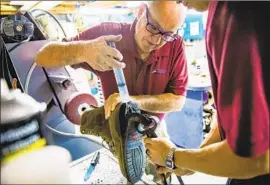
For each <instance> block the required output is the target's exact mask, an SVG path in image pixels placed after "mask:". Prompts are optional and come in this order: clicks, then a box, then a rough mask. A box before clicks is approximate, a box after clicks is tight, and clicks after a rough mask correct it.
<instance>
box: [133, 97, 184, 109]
mask: <svg viewBox="0 0 270 185" xmlns="http://www.w3.org/2000/svg"><path fill="white" fill-rule="evenodd" d="M131 98H132V101H134V102H136V103H137V104H138V105H139V107H140V109H142V110H144V111H148V112H153V113H166V112H171V111H179V110H181V108H182V107H183V105H184V103H185V99H186V98H185V96H180V95H175V94H172V93H165V94H160V95H140V96H132V97H131Z"/></svg>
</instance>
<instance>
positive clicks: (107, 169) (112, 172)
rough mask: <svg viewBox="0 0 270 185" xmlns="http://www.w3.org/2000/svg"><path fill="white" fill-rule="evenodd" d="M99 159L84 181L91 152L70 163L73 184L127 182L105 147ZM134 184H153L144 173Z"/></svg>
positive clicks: (114, 159)
mask: <svg viewBox="0 0 270 185" xmlns="http://www.w3.org/2000/svg"><path fill="white" fill-rule="evenodd" d="M98 151H99V152H100V160H99V163H98V164H97V166H96V168H95V170H94V171H93V173H92V175H91V177H90V178H89V180H88V181H86V182H84V175H85V173H86V170H87V169H88V167H89V164H90V161H91V159H92V157H93V155H94V153H91V154H89V155H87V156H85V157H83V158H81V159H78V160H76V161H73V162H72V163H70V169H71V171H70V172H71V180H72V183H74V184H129V183H128V182H127V180H126V178H125V177H124V176H123V175H122V173H121V171H120V167H119V165H118V162H117V159H116V158H115V157H114V156H113V155H112V153H111V152H109V151H108V150H107V149H105V148H102V149H100V150H98ZM136 184H155V183H154V182H153V181H151V180H150V179H149V178H148V177H147V176H146V175H144V176H143V177H142V179H141V181H139V182H138V183H136Z"/></svg>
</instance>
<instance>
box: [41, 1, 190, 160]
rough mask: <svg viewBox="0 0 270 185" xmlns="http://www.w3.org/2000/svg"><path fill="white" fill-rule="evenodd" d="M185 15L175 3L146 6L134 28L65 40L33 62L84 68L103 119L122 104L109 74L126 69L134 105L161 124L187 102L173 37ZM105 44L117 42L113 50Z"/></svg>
mask: <svg viewBox="0 0 270 185" xmlns="http://www.w3.org/2000/svg"><path fill="white" fill-rule="evenodd" d="M164 7H166V8H164ZM184 15H185V9H184V7H183V5H182V4H177V3H176V2H175V1H153V2H149V3H148V5H146V4H144V5H142V6H140V7H139V10H138V16H137V19H136V20H135V21H134V22H133V23H132V24H126V23H113V22H106V23H101V24H99V25H96V26H94V27H91V28H89V29H87V30H85V31H83V32H82V33H80V34H79V35H77V36H75V37H73V38H68V39H65V41H67V42H51V43H49V44H47V45H45V46H44V47H43V48H42V49H41V50H40V51H39V53H38V54H37V57H36V62H37V64H38V65H42V66H44V67H59V66H64V65H72V66H74V67H84V68H86V69H88V70H91V71H93V72H94V73H95V74H97V75H98V76H99V78H100V79H101V83H102V88H103V94H104V97H105V99H106V102H105V117H106V119H109V118H110V115H111V113H112V111H114V110H115V108H116V107H117V105H118V104H119V103H120V98H119V94H118V93H117V92H118V89H117V85H116V81H115V78H114V74H113V71H112V68H113V67H117V68H124V69H123V71H124V74H125V78H126V82H127V87H128V90H129V93H130V95H131V99H132V101H134V102H136V103H137V104H138V105H139V107H140V109H141V110H143V111H145V113H149V114H153V115H156V116H158V117H159V118H160V120H163V117H164V113H167V112H170V111H179V110H180V109H181V108H182V106H183V104H184V102H185V96H186V91H187V83H188V74H187V64H186V57H185V52H184V43H183V40H182V39H181V38H180V37H179V36H178V35H176V34H175V33H176V31H177V29H178V28H179V27H180V25H181V24H182V23H183V21H184ZM115 35H117V36H115ZM107 41H114V42H116V49H114V48H111V47H109V46H108V45H107ZM120 61H121V62H120ZM83 62H84V63H83ZM89 120H90V118H89ZM82 124H84V123H82ZM164 124H165V123H164V121H162V123H161V125H162V126H161V128H162V129H161V130H163V132H162V133H163V134H162V135H163V136H164V135H165V136H167V132H166V127H165V126H164ZM179 126H181V124H179ZM107 139H108V138H107ZM132 155H136V153H134V154H132ZM134 165H139V164H137V163H136V162H134Z"/></svg>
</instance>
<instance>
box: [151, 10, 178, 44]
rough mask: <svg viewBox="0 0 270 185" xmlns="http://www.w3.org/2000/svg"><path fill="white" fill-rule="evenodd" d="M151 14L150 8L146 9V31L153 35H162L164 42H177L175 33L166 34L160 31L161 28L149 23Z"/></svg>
mask: <svg viewBox="0 0 270 185" xmlns="http://www.w3.org/2000/svg"><path fill="white" fill-rule="evenodd" d="M148 14H149V12H148V8H147V7H146V29H147V30H148V31H149V32H150V33H152V34H155V35H156V34H160V35H161V38H162V39H163V40H165V41H166V42H172V41H175V40H176V39H177V38H176V37H175V34H174V33H171V32H166V31H163V30H160V29H159V28H157V27H156V26H155V25H153V24H151V23H150V22H149V16H148Z"/></svg>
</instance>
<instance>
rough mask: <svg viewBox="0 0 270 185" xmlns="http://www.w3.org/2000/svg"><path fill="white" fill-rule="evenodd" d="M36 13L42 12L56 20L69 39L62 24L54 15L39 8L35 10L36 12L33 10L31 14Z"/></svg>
mask: <svg viewBox="0 0 270 185" xmlns="http://www.w3.org/2000/svg"><path fill="white" fill-rule="evenodd" d="M36 11H40V12H43V13H46V14H48V15H49V16H51V17H52V18H53V19H54V20H55V22H56V23H57V24H58V26H59V27H60V29H61V30H62V32H63V34H64V36H65V37H67V34H66V32H65V30H64V28H63V27H62V25H61V23H60V22H59V21H58V19H57V18H56V17H55V16H54V15H53V14H51V13H50V12H48V11H47V10H42V9H38V8H37V9H34V10H31V11H30V13H31V14H33V13H34V12H36Z"/></svg>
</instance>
